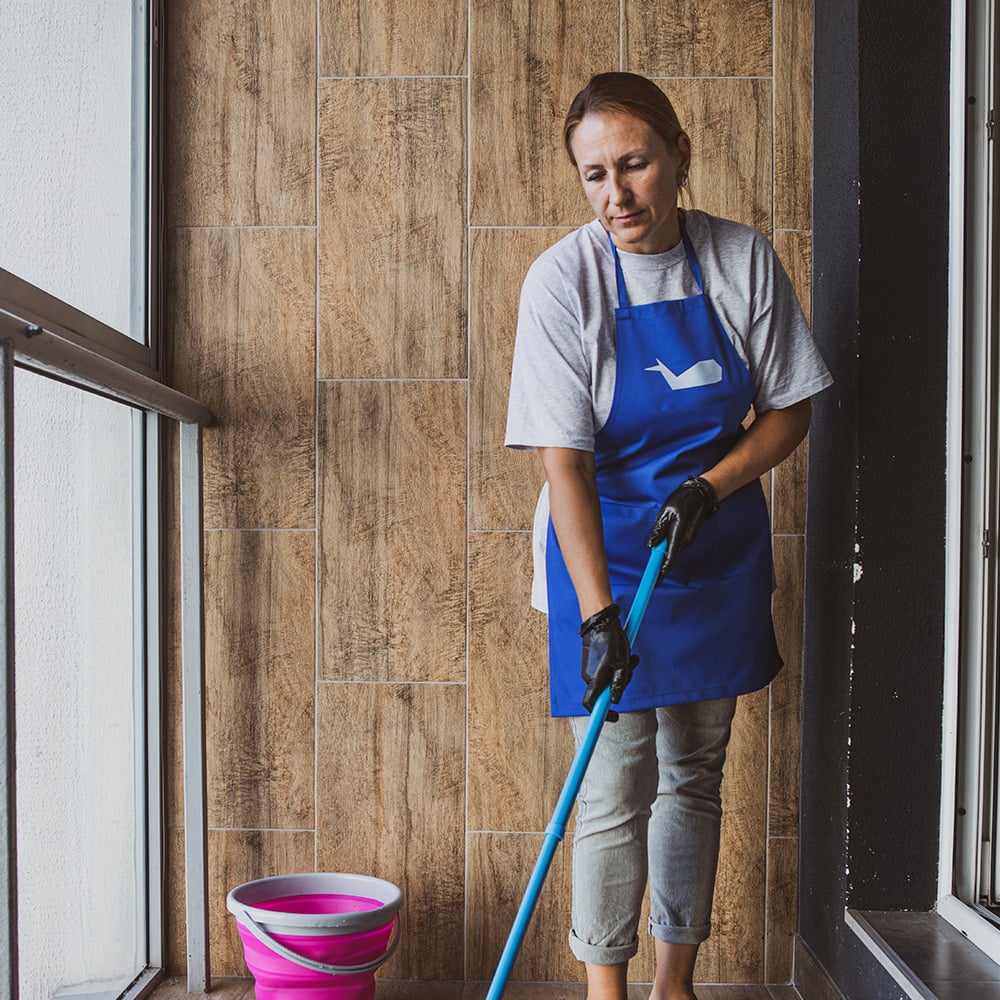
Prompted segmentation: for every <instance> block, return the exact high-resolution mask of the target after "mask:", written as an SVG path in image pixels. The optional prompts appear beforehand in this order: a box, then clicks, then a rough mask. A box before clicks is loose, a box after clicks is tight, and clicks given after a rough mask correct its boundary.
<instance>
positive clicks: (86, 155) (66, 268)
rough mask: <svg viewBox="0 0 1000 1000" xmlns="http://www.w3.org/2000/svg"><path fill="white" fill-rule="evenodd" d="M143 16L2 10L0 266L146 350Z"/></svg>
mask: <svg viewBox="0 0 1000 1000" xmlns="http://www.w3.org/2000/svg"><path fill="white" fill-rule="evenodd" d="M146 11H147V5H146V4H145V3H136V4H133V3H129V2H122V0H77V2H74V3H66V2H65V0H4V2H3V3H2V4H0V38H2V39H3V82H2V85H0V94H2V100H0V136H3V141H2V142H0V205H2V206H3V225H2V226H0V268H4V269H5V270H7V271H10V272H11V273H13V274H16V275H17V276H18V277H19V278H23V279H24V280H26V281H28V282H30V283H31V284H33V285H35V286H37V287H38V288H40V289H42V290H43V291H45V292H48V293H50V294H51V295H54V296H56V297H57V298H58V299H61V300H62V301H64V302H66V303H68V304H70V305H72V306H74V307H75V308H77V309H79V310H81V311H82V312H84V313H87V314H88V315H89V316H92V317H94V318H95V319H97V320H99V321H100V322H101V323H104V324H106V325H107V326H110V327H112V328H113V329H114V330H116V331H118V332H119V333H121V334H124V335H126V336H128V337H130V338H132V339H134V340H137V341H140V342H143V343H144V342H145V339H146V330H145V327H146V324H145V307H144V303H145V298H146V282H145V277H144V276H145V259H146V254H145V246H146V210H145V204H146V168H147V156H146V147H147V141H146V135H147V117H148V116H147V113H146V108H147V103H148V102H147V87H146V75H147V74H146V44H145V37H146V36H145V24H146V18H147V13H146Z"/></svg>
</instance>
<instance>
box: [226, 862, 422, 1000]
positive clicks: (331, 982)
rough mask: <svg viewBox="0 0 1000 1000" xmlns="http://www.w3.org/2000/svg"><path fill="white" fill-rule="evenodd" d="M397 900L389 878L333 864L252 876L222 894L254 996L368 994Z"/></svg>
mask: <svg viewBox="0 0 1000 1000" xmlns="http://www.w3.org/2000/svg"><path fill="white" fill-rule="evenodd" d="M402 902H403V894H402V893H401V892H400V890H399V888H398V887H397V886H395V885H393V884H392V883H391V882H386V881H384V880H383V879H378V878H371V877H369V876H367V875H344V874H339V873H334V872H307V873H304V874H301V875H278V876H275V877H274V878H262V879H257V880H256V881H254V882H245V883H244V884H243V885H238V886H237V887H236V888H235V889H233V890H232V891H231V892H230V893H229V895H228V897H227V898H226V906H227V908H228V909H229V911H230V913H232V914H233V915H234V916H235V917H236V920H237V929H238V930H239V934H240V939H241V940H242V941H243V951H244V955H245V957H246V963H247V967H248V968H249V969H250V971H251V973H253V977H254V979H255V980H256V994H257V1000H372V998H373V997H374V996H375V970H376V969H378V968H379V967H380V966H381V965H382V964H383V963H384V962H386V961H387V960H388V959H389V957H390V956H391V955H392V953H393V952H394V951H395V950H396V946H397V945H398V944H399V916H398V913H399V908H400V906H401V905H402ZM390 938H391V940H390Z"/></svg>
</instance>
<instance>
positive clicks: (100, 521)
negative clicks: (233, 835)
mask: <svg viewBox="0 0 1000 1000" xmlns="http://www.w3.org/2000/svg"><path fill="white" fill-rule="evenodd" d="M142 421H143V417H142V415H141V414H140V413H139V412H138V411H136V410H133V409H132V408H130V407H128V406H125V405H122V404H120V403H115V402H112V401H111V400H108V399H104V398H101V397H98V396H95V395H93V394H90V393H87V392H84V391H81V390H80V389H77V388H74V387H71V386H69V385H66V384H64V383H61V382H56V381H53V380H52V379H49V378H45V377H42V376H40V375H36V374H33V373H31V372H28V371H24V370H20V369H18V370H16V371H15V377H14V427H15V435H14V459H15V463H14V510H15V516H14V602H15V619H14V621H15V633H14V635H15V664H16V666H15V706H16V732H17V752H16V760H17V770H16V787H17V877H18V945H19V965H20V976H19V978H20V989H21V992H20V996H21V1000H49V998H50V997H53V996H59V997H64V996H76V995H81V996H82V995H86V996H88V997H89V998H90V1000H96V998H105V997H106V998H108V1000H111V998H114V997H117V996H119V995H120V994H121V993H123V992H124V991H125V989H126V988H127V987H128V986H129V984H130V983H131V982H132V981H133V980H134V979H135V978H136V977H137V976H138V975H139V973H140V972H142V971H143V970H144V969H145V967H146V965H147V944H146V939H147V926H146V920H147V917H146V901H145V893H146V875H145V870H146V837H147V824H146V815H145V773H146V746H145V724H144V716H145V712H144V708H143V695H144V691H145V689H146V679H145V671H144V656H143V639H142V634H143V627H144V612H143V587H142V580H143V572H142V565H143V555H142V551H143V550H142V546H143V526H142V524H143V518H142V512H143V509H144V496H143V471H144V470H143V466H144V462H143V454H142V451H143V449H142V440H143V436H142V433H141V424H142Z"/></svg>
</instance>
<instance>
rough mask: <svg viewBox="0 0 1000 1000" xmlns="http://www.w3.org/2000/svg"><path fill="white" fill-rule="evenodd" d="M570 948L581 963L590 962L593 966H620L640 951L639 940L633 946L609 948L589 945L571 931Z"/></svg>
mask: <svg viewBox="0 0 1000 1000" xmlns="http://www.w3.org/2000/svg"><path fill="white" fill-rule="evenodd" d="M569 948H570V951H572V952H573V954H574V955H575V956H576V959H577V961H579V962H590V964H591V965H619V964H621V963H622V962H627V961H628V960H629V959H630V958H634V957H635V955H636V953H637V952H638V951H639V939H638V938H636V939H635V940H634V941H633V942H632V943H631V944H626V945H620V946H618V947H616V948H607V947H605V946H603V945H599V944H587V942H586V941H583V940H581V939H580V938H578V937H577V936H576V934H575V932H574V931H572V930H571V931H570V932H569Z"/></svg>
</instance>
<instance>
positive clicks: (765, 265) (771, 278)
mask: <svg viewBox="0 0 1000 1000" xmlns="http://www.w3.org/2000/svg"><path fill="white" fill-rule="evenodd" d="M751 269H752V270H751V297H752V306H751V322H750V331H749V334H748V336H747V340H746V350H747V356H748V358H749V361H750V370H751V371H752V372H753V377H754V382H755V384H756V387H757V395H756V398H755V399H754V408H755V409H756V411H757V412H758V413H763V412H765V411H766V410H775V409H780V408H783V407H786V406H792V405H793V404H795V403H798V402H801V401H802V400H804V399H808V398H809V397H810V396H813V395H815V394H816V393H817V392H819V391H820V390H821V389H825V388H826V387H827V386H828V385H830V384H831V383H832V382H833V378H832V377H831V376H830V372H829V371H828V369H827V367H826V364H825V362H824V361H823V358H822V356H821V355H820V353H819V350H818V348H817V347H816V344H815V342H814V341H813V338H812V333H811V332H810V330H809V324H808V323H807V322H806V318H805V316H804V315H803V312H802V307H801V306H800V305H799V300H798V299H797V298H796V295H795V290H794V289H793V287H792V283H791V281H790V280H789V277H788V275H787V273H786V272H785V269H784V268H783V267H782V265H781V261H780V260H779V258H778V255H777V253H775V251H774V249H773V248H772V246H771V244H770V243H769V242H768V241H767V240H766V239H765V238H764V237H759V238H758V239H757V240H756V241H755V246H754V249H753V253H752V255H751Z"/></svg>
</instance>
